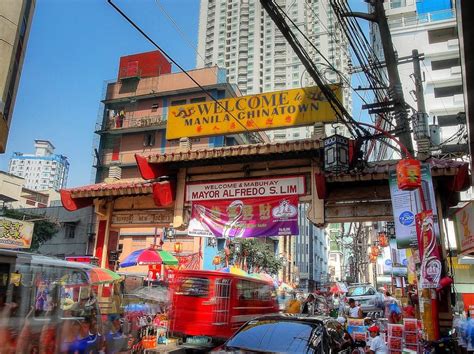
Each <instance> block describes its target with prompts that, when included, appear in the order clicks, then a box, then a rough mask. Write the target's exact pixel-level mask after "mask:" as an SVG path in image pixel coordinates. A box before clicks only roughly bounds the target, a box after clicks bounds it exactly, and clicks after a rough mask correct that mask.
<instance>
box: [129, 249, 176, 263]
mask: <svg viewBox="0 0 474 354" xmlns="http://www.w3.org/2000/svg"><path fill="white" fill-rule="evenodd" d="M153 264H165V265H177V264H178V260H177V259H176V257H174V256H173V255H172V254H171V253H169V252H167V251H163V250H157V249H155V248H153V247H151V248H145V249H141V250H136V251H134V252H132V253H130V254H129V255H128V256H127V258H125V259H124V260H123V261H122V262H121V263H120V267H122V268H125V267H133V266H137V265H153Z"/></svg>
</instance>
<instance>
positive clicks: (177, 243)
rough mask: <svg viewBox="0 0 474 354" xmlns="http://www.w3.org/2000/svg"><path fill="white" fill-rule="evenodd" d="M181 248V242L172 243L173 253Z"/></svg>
mask: <svg viewBox="0 0 474 354" xmlns="http://www.w3.org/2000/svg"><path fill="white" fill-rule="evenodd" d="M182 250H183V244H182V243H181V242H176V243H175V244H174V253H181V251H182Z"/></svg>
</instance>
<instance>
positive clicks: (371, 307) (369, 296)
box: [346, 284, 383, 313]
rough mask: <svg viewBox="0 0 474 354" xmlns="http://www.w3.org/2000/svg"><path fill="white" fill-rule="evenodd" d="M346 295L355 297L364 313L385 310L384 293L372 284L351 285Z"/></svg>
mask: <svg viewBox="0 0 474 354" xmlns="http://www.w3.org/2000/svg"><path fill="white" fill-rule="evenodd" d="M346 297H347V298H351V299H354V300H355V301H356V303H358V304H359V305H360V308H361V309H362V312H364V313H367V312H379V311H382V310H383V294H382V293H380V292H378V291H377V290H376V289H375V288H374V287H373V286H372V285H371V284H353V285H349V286H348V288H347V293H346Z"/></svg>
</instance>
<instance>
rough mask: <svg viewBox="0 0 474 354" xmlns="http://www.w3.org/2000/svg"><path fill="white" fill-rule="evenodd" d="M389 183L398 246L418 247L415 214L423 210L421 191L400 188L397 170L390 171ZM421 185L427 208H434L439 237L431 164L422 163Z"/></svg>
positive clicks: (399, 247)
mask: <svg viewBox="0 0 474 354" xmlns="http://www.w3.org/2000/svg"><path fill="white" fill-rule="evenodd" d="M388 183H389V187H390V195H391V198H392V210H393V220H394V222H395V234H396V238H397V247H398V249H402V248H418V239H417V237H416V223H415V215H416V214H417V213H419V212H420V211H421V210H422V207H421V200H420V192H419V191H418V190H414V191H404V190H400V189H398V185H397V173H396V171H395V170H392V171H390V173H389V180H388ZM421 185H422V188H423V194H424V197H425V203H426V208H427V209H428V210H433V216H434V217H433V220H434V229H435V234H436V237H437V238H438V239H439V225H438V213H437V210H436V198H435V194H434V189H433V181H432V179H431V170H430V165H429V164H422V165H421Z"/></svg>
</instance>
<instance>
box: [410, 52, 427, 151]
mask: <svg viewBox="0 0 474 354" xmlns="http://www.w3.org/2000/svg"><path fill="white" fill-rule="evenodd" d="M412 56H413V80H414V81H415V97H416V104H417V109H418V112H417V113H416V119H415V120H414V127H413V131H414V135H415V140H416V144H417V147H418V156H417V157H418V158H419V159H420V160H425V159H427V158H428V157H429V155H430V145H431V143H430V138H429V130H428V114H427V113H426V107H425V96H424V95H423V78H422V76H421V67H420V57H421V55H420V54H419V53H418V50H416V49H413V50H412Z"/></svg>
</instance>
